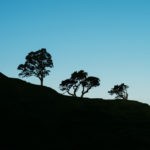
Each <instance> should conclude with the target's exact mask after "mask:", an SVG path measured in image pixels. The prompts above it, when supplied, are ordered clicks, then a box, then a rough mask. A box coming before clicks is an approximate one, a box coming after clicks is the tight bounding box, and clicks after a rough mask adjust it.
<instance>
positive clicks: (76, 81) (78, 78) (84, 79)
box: [60, 70, 100, 97]
mask: <svg viewBox="0 0 150 150" xmlns="http://www.w3.org/2000/svg"><path fill="white" fill-rule="evenodd" d="M99 85H100V80H99V78H97V77H88V73H87V72H85V71H84V70H80V71H78V72H77V71H75V72H74V73H72V75H71V77H70V78H69V79H66V80H64V81H62V82H61V84H60V90H62V91H65V92H67V93H68V94H69V95H71V96H75V97H76V96H77V92H78V90H79V88H80V87H82V92H81V97H83V96H84V94H86V93H88V92H89V90H90V89H91V88H93V87H96V86H99ZM71 90H72V91H73V92H71Z"/></svg>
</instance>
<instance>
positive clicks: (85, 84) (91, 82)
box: [81, 77, 100, 97]
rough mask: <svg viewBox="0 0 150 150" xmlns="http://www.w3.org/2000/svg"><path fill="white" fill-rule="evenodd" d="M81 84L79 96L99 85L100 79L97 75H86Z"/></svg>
mask: <svg viewBox="0 0 150 150" xmlns="http://www.w3.org/2000/svg"><path fill="white" fill-rule="evenodd" d="M81 85H82V94H81V97H83V96H84V94H86V93H88V92H89V90H90V89H92V88H93V87H97V86H99V85H100V80H99V78H97V77H88V78H86V79H85V80H84V81H82V82H81Z"/></svg>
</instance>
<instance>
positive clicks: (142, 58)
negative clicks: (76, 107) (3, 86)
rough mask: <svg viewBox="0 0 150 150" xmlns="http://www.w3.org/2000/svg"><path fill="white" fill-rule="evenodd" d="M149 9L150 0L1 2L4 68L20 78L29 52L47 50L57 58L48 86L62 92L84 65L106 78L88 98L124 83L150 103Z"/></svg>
mask: <svg viewBox="0 0 150 150" xmlns="http://www.w3.org/2000/svg"><path fill="white" fill-rule="evenodd" d="M149 8H150V1H148V0H13V1H12V0H1V1H0V72H3V73H4V74H6V75H8V76H10V77H16V78H17V77H18V73H19V72H18V71H17V66H18V65H19V64H20V63H24V61H25V56H26V55H27V54H28V53H29V52H30V51H36V50H38V49H41V48H46V49H47V51H48V52H49V53H51V55H52V59H53V62H54V68H53V69H51V74H50V76H48V77H46V79H45V81H44V84H45V85H46V86H50V87H52V88H54V89H56V90H57V91H59V84H60V82H61V81H62V80H64V79H66V78H68V77H70V74H71V73H72V72H74V71H76V70H80V69H83V70H85V71H87V72H88V73H89V75H93V76H97V77H99V78H100V79H101V86H100V87H98V88H95V89H93V90H91V91H90V93H89V94H87V95H86V96H87V97H102V98H113V97H112V96H109V95H108V93H107V91H108V90H110V89H111V88H112V87H113V86H114V85H115V84H120V83H123V82H124V83H125V84H127V85H129V86H130V88H129V90H128V91H129V99H136V100H139V101H141V102H145V103H149V104H150V94H149V93H150V92H149V91H150V60H149V57H150V9H149ZM24 80H26V81H29V82H32V83H36V84H39V83H40V82H39V80H38V79H36V78H34V77H31V78H27V79H24ZM59 92H60V91H59Z"/></svg>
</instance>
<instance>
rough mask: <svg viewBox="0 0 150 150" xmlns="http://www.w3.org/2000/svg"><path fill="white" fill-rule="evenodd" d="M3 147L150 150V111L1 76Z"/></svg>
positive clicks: (20, 149) (136, 104) (0, 137)
mask: <svg viewBox="0 0 150 150" xmlns="http://www.w3.org/2000/svg"><path fill="white" fill-rule="evenodd" d="M0 95H1V101H0V113H1V125H0V127H1V128H0V133H1V134H0V144H1V145H0V148H1V149H2V147H3V149H11V150H12V149H14V150H15V149H18V150H25V149H42V150H47V149H66V150H80V149H127V148H128V149H129V148H132V149H138V150H145V149H150V107H149V106H148V105H147V104H142V103H139V102H136V101H122V100H101V99H87V98H84V99H81V98H72V97H68V96H63V95H60V94H58V93H57V92H56V91H54V90H53V89H51V88H47V87H43V88H41V87H40V86H37V85H33V84H30V83H26V82H24V81H22V80H19V79H12V78H7V77H5V76H3V75H2V74H0Z"/></svg>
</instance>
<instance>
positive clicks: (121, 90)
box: [108, 83, 129, 100]
mask: <svg viewBox="0 0 150 150" xmlns="http://www.w3.org/2000/svg"><path fill="white" fill-rule="evenodd" d="M128 88H129V86H128V85H125V84H124V83H122V84H120V85H115V86H114V87H113V88H112V89H111V90H110V91H108V93H109V94H110V95H113V94H116V98H121V99H124V100H127V99H128V93H127V89H128Z"/></svg>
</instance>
